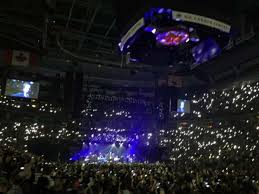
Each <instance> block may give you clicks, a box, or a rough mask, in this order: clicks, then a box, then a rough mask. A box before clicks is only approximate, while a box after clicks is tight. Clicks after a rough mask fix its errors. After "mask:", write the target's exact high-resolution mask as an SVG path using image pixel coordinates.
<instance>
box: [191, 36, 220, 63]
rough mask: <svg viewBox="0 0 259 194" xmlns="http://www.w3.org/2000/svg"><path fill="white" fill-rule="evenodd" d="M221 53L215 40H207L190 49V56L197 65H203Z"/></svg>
mask: <svg viewBox="0 0 259 194" xmlns="http://www.w3.org/2000/svg"><path fill="white" fill-rule="evenodd" d="M220 52H221V49H220V47H219V45H218V44H217V43H216V41H215V40H213V39H212V38H209V39H207V40H205V41H203V42H201V43H200V44H199V45H197V46H196V47H194V48H193V49H192V55H193V57H194V59H195V61H196V63H197V64H201V63H205V62H207V61H209V60H210V59H212V58H214V57H216V56H218V55H219V54H220Z"/></svg>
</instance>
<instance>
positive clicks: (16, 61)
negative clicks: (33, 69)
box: [5, 50, 37, 67]
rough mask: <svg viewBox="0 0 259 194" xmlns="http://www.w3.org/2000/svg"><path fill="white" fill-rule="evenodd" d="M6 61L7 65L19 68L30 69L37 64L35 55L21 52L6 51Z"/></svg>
mask: <svg viewBox="0 0 259 194" xmlns="http://www.w3.org/2000/svg"><path fill="white" fill-rule="evenodd" d="M5 61H6V63H7V64H10V65H13V66H18V67H29V66H35V65H36V64H37V62H36V61H37V60H36V55H35V54H33V53H30V52H28V51H21V50H6V51H5Z"/></svg>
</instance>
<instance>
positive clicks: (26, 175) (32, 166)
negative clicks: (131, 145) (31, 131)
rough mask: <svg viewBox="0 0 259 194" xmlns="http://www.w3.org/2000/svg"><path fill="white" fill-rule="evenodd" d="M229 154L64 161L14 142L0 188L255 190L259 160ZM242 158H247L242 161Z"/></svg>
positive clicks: (174, 192)
mask: <svg viewBox="0 0 259 194" xmlns="http://www.w3.org/2000/svg"><path fill="white" fill-rule="evenodd" d="M238 162H240V161H239V160H238V159H237V158H232V156H231V155H230V156H228V158H227V159H225V160H222V161H220V162H219V161H218V160H210V161H203V162H202V163H201V162H193V163H190V164H188V165H187V164H183V163H181V162H176V163H174V164H163V163H157V164H130V165H129V164H127V165H126V164H105V165H98V164H87V165H86V164H84V163H73V164H64V163H60V162H56V163H53V162H46V161H45V160H44V159H43V158H41V157H36V156H33V155H31V154H29V153H24V152H19V151H17V150H15V149H12V148H10V147H1V149H0V192H1V193H7V194H14V193H15V194H22V193H28V194H33V193H40V194H41V193H42V194H45V193H46V194H51V193H53V194H56V193H60V194H61V193H75V194H77V193H78V194H79V193H82V194H88V193H90V194H128V193H136V194H143V193H147V194H149V193H150V194H164V193H169V194H178V193H179V194H181V193H195V194H200V193H206V194H207V193H208V194H209V193H229V194H230V193H237V194H239V193H240V194H241V193H242V194H245V193H249V194H257V193H258V186H259V185H258V174H257V171H256V168H257V166H253V167H252V168H251V167H248V166H246V165H245V164H244V165H243V166H236V163H238ZM242 162H243V161H242Z"/></svg>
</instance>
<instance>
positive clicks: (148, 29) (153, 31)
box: [145, 26, 157, 34]
mask: <svg viewBox="0 0 259 194" xmlns="http://www.w3.org/2000/svg"><path fill="white" fill-rule="evenodd" d="M145 31H146V32H151V33H153V34H156V31H157V29H156V28H154V27H153V26H148V27H146V28H145Z"/></svg>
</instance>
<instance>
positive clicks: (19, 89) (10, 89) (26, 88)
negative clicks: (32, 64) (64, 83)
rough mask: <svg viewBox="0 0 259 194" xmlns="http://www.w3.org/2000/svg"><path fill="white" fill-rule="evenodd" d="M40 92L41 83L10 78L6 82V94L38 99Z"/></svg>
mask: <svg viewBox="0 0 259 194" xmlns="http://www.w3.org/2000/svg"><path fill="white" fill-rule="evenodd" d="M38 94H39V83H37V82H32V81H22V80H15V79H8V80H7V82H6V88H5V95H6V96H12V97H20V98H33V99H37V98H38Z"/></svg>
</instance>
